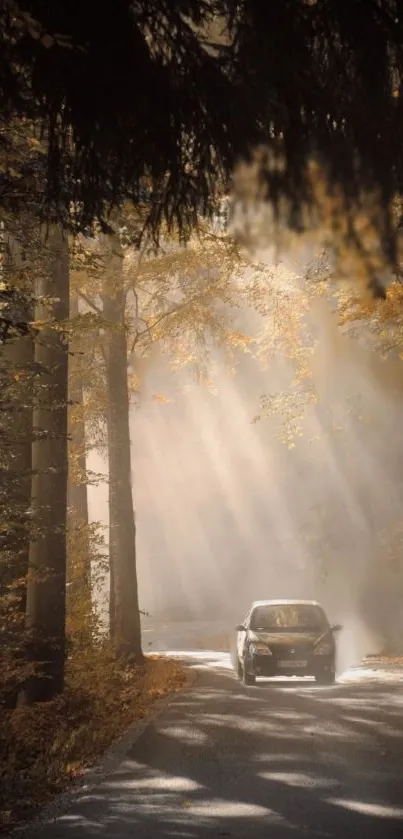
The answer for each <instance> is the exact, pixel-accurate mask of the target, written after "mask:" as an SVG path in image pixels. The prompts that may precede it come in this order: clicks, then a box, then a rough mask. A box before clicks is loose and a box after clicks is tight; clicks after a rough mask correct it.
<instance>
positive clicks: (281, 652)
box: [270, 644, 312, 661]
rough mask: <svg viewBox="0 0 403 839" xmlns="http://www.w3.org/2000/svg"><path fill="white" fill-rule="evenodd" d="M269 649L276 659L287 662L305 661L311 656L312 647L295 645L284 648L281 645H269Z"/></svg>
mask: <svg viewBox="0 0 403 839" xmlns="http://www.w3.org/2000/svg"><path fill="white" fill-rule="evenodd" d="M270 649H271V651H272V653H273V655H275V656H276V658H280V659H283V660H284V661H288V660H289V659H291V660H292V659H295V660H296V661H297V660H300V659H305V658H307V657H308V656H310V655H312V646H311V645H307V644H296V645H295V647H292V646H290V647H285V646H283V645H282V644H271V645H270Z"/></svg>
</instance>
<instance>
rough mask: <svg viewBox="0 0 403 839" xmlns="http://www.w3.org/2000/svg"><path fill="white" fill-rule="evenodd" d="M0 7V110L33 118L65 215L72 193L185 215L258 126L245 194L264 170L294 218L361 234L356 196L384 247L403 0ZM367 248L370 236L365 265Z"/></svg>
mask: <svg viewBox="0 0 403 839" xmlns="http://www.w3.org/2000/svg"><path fill="white" fill-rule="evenodd" d="M0 12H1V26H0V31H1V41H0V46H1V68H0V69H1V73H0V77H1V78H2V80H3V84H2V89H1V91H0V106H1V113H2V115H3V121H4V124H5V125H6V124H7V122H8V121H9V120H10V117H12V116H13V115H15V116H16V117H17V118H20V119H27V118H29V119H32V120H34V121H35V122H36V123H37V125H38V126H41V128H42V131H43V133H44V135H45V136H46V137H47V142H48V145H49V153H48V155H47V159H46V164H45V165H46V178H45V190H44V195H45V197H46V201H47V204H48V206H49V205H50V206H51V207H53V209H54V211H57V213H56V215H57V218H59V219H60V220H61V221H62V222H63V223H64V224H68V223H71V219H70V218H69V216H70V208H71V202H72V200H73V201H75V216H74V220H73V221H74V222H75V223H76V224H78V225H80V226H81V227H83V226H84V227H85V226H86V225H88V224H90V223H91V221H92V220H93V219H94V218H96V217H98V218H101V219H103V220H104V221H105V219H106V218H107V210H108V208H109V207H110V206H112V205H116V204H119V203H120V202H121V201H122V200H124V199H125V198H127V199H129V200H132V201H134V203H135V204H139V203H141V202H142V201H144V202H145V203H146V204H147V207H148V212H147V219H148V223H149V225H150V226H151V228H152V229H153V230H154V231H155V232H156V231H157V230H158V228H159V226H160V224H161V221H162V219H164V218H165V220H166V221H167V222H168V223H169V224H171V223H173V222H174V223H175V224H177V225H178V226H179V228H180V229H181V230H182V231H186V230H188V229H189V228H191V227H193V226H194V224H195V222H196V219H197V215H198V214H199V213H202V214H204V213H205V212H208V211H211V210H212V209H213V207H214V204H215V198H216V197H217V194H218V193H219V191H220V189H222V188H224V189H226V185H227V179H228V176H229V175H230V174H231V172H232V170H233V168H234V164H235V162H236V161H237V160H238V159H239V158H240V157H242V156H245V155H246V156H248V152H249V151H250V148H251V147H252V146H253V145H254V144H256V143H262V144H265V147H266V150H265V151H264V153H263V154H261V155H260V157H259V160H258V161H257V167H256V168H257V170H258V172H259V175H260V182H259V183H258V184H257V185H256V181H255V185H254V187H253V189H254V190H255V197H256V194H259V188H260V186H262V192H261V194H262V195H263V196H265V197H267V198H268V200H269V202H270V203H271V205H272V206H274V208H275V209H276V210H278V211H279V212H281V216H282V217H283V218H284V219H285V220H287V221H288V223H289V224H290V225H291V226H292V227H293V228H294V229H296V230H302V229H303V228H305V227H306V226H307V225H309V224H311V223H313V224H318V223H320V221H321V215H322V218H323V214H324V216H325V218H326V220H327V222H328V224H329V225H330V227H331V228H332V229H333V234H334V233H336V234H337V235H338V234H341V235H342V238H343V239H344V240H345V239H347V240H348V241H349V243H350V244H351V245H352V246H357V247H358V248H359V247H361V246H366V249H368V247H367V246H368V240H367V237H366V235H363V234H362V231H360V228H359V226H357V225H356V224H355V218H356V216H357V213H358V211H363V212H364V214H365V213H366V215H367V216H370V220H371V225H372V227H373V229H374V230H375V231H376V232H377V233H378V241H379V244H380V252H381V253H383V255H384V256H385V257H386V258H387V259H388V260H389V261H391V262H393V261H394V260H395V257H396V237H395V231H394V228H393V225H392V224H391V208H390V204H391V201H392V199H393V197H394V196H395V194H398V193H400V192H401V189H402V174H403V167H402V154H401V143H400V131H401V128H400V125H401V112H402V97H401V91H400V85H401V77H402V58H403V53H402V47H401V44H402V43H403V38H402V34H403V20H402V16H401V9H400V2H399V0H384V2H381V3H379V2H378V0H354V2H353V4H352V5H350V7H349V9H348V10H347V8H346V7H345V6H344V4H342V3H340V2H339V0H322V1H321V2H315V0H301V2H298V3H296V2H295V0H273V2H271V3H270V4H262V3H261V2H260V0H241V2H239V0H175V2H169V3H168V2H167V0H151V1H150V0H147V2H143V1H142V0H139V2H136V3H134V2H133V1H132V0H120V2H119V4H118V5H116V7H114V12H113V15H111V13H110V8H109V7H108V5H105V6H104V7H103V8H102V9H100V8H99V5H98V4H97V3H96V2H95V0H89V2H87V3H86V4H85V9H82V8H80V12H79V13H78V7H77V4H76V3H75V2H74V0H70V1H69V2H66V3H63V4H57V5H55V4H54V3H51V2H41V1H40V0H25V2H24V4H22V3H19V2H18V0H3V2H2V4H1V9H0ZM268 42H270V44H271V47H270V49H267V44H268ZM112 79H113V80H114V81H113V83H112V82H111V80H112ZM140 79H141V84H139V80H140ZM155 102H158V103H159V107H158V109H156V108H155V105H154V103H155ZM312 160H314V161H316V162H317V163H318V165H319V168H316V169H315V171H314V172H313V170H312V166H311V163H312ZM4 183H5V185H7V187H10V176H9V173H8V174H7V177H6V178H5V181H4ZM13 186H15V184H14V183H13V181H12V179H11V188H13ZM256 187H257V192H256ZM266 187H268V189H266ZM283 199H284V200H283ZM324 199H326V200H324ZM313 208H316V210H317V209H319V210H320V211H323V213H322V212H319V215H318V214H317V213H315V212H311V210H312V209H313ZM376 263H377V260H376V258H375V254H374V253H372V254H371V271H372V270H374V271H375V268H376Z"/></svg>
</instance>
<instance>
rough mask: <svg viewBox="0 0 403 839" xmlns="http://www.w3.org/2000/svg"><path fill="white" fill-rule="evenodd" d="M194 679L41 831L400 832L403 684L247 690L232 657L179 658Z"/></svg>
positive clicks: (146, 834) (85, 834)
mask: <svg viewBox="0 0 403 839" xmlns="http://www.w3.org/2000/svg"><path fill="white" fill-rule="evenodd" d="M182 655H183V656H184V659H185V660H186V661H187V664H188V666H189V667H193V668H196V669H197V671H198V678H197V683H196V684H195V685H194V686H193V687H192V688H191V689H190V690H188V691H187V692H185V693H183V694H180V695H178V696H177V697H176V698H175V699H174V700H173V701H172V702H171V704H169V705H168V706H167V707H166V708H165V710H164V711H163V712H162V714H161V715H160V716H159V717H157V718H156V719H155V721H154V722H153V723H151V724H150V726H149V727H148V728H147V729H146V731H145V732H144V733H143V735H142V736H141V737H140V739H139V740H138V741H137V743H136V744H135V745H134V746H132V748H131V749H130V751H129V752H128V754H127V755H126V757H125V758H124V760H123V762H122V763H121V764H120V765H119V766H118V768H117V769H116V770H115V771H114V772H113V773H112V774H110V775H109V776H107V777H106V778H105V779H104V780H103V781H102V782H100V783H99V786H97V787H96V788H94V789H90V790H87V791H86V792H83V793H82V794H80V795H79V796H78V797H77V798H76V799H75V800H74V801H72V802H71V803H70V807H69V809H68V810H67V812H64V813H62V814H60V815H59V817H58V819H57V820H56V821H53V822H48V823H45V824H42V825H41V826H40V827H39V828H36V829H35V830H34V831H33V832H31V833H30V837H33V836H34V837H35V839H97V838H98V837H99V839H103V837H105V839H117V837H119V839H218V837H233V839H235V838H236V837H238V839H241V837H242V839H258V837H259V839H263V837H264V839H271V837H273V839H309V837H315V839H316V838H317V837H324V839H327V837H334V839H336V837H337V839H347V838H348V837H350V836H351V837H354V839H367V837H368V839H381V837H382V839H391V837H400V839H402V837H403V759H402V758H403V749H402V745H403V682H402V681H399V678H398V676H396V675H393V674H388V673H387V672H385V673H379V672H378V673H376V672H371V671H356V672H354V671H351V672H350V673H348V674H347V675H346V676H345V677H344V679H342V680H341V681H340V682H339V683H338V684H337V685H335V686H334V687H326V688H323V687H317V686H315V684H314V683H310V682H309V681H308V682H304V681H296V680H290V681H288V682H287V681H283V682H282V681H277V680H274V681H272V682H266V683H262V684H261V686H257V687H253V688H245V687H244V686H243V685H242V684H240V683H239V682H238V681H237V680H236V679H235V677H234V675H233V673H232V670H231V667H230V662H229V656H228V655H226V654H223V653H221V654H220V653H198V654H196V653H194V654H192V655H190V654H189V653H186V654H182Z"/></svg>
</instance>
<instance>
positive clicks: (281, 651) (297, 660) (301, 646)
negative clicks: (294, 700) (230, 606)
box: [236, 600, 342, 685]
mask: <svg viewBox="0 0 403 839" xmlns="http://www.w3.org/2000/svg"><path fill="white" fill-rule="evenodd" d="M341 628H342V627H341V626H339V625H337V626H330V624H329V621H328V619H327V617H326V615H325V612H324V611H323V609H322V607H321V606H320V605H319V603H317V602H316V601H315V600H259V601H256V602H255V603H253V604H252V606H251V608H250V610H249V612H248V614H247V616H246V618H245V620H244V623H243V624H242V625H240V626H237V627H236V631H237V649H236V669H237V673H238V676H239V678H242V679H243V682H244V684H245V685H253V684H255V681H256V677H258V676H264V677H273V676H314V677H315V679H316V681H317V682H318V683H319V684H322V685H331V684H333V682H334V680H335V672H336V644H335V640H334V633H335V632H338V631H339V630H340V629H341Z"/></svg>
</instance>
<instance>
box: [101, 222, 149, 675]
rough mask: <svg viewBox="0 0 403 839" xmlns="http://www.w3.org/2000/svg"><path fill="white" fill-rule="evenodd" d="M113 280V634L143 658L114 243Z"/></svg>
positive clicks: (127, 652)
mask: <svg viewBox="0 0 403 839" xmlns="http://www.w3.org/2000/svg"><path fill="white" fill-rule="evenodd" d="M112 248H113V254H112V258H111V270H112V269H113V278H112V281H111V283H110V287H109V288H108V290H107V293H106V294H105V295H104V296H103V309H104V315H105V318H106V320H107V321H108V327H109V330H108V346H107V352H106V380H107V390H108V456H109V545H110V547H109V549H110V555H111V559H112V565H111V580H112V586H113V588H112V608H113V614H112V627H111V628H112V632H113V641H114V646H115V650H116V653H117V655H122V656H125V657H132V658H134V659H137V660H141V659H142V657H143V654H142V648H141V625H140V612H139V602H138V588H137V570H136V525H135V517H134V509H133V496H132V483H131V457H130V425H129V393H128V384H127V338H126V330H125V323H124V309H125V295H124V289H123V276H122V257H121V254H120V250H119V246H118V244H117V243H116V240H114V239H113V240H112Z"/></svg>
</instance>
